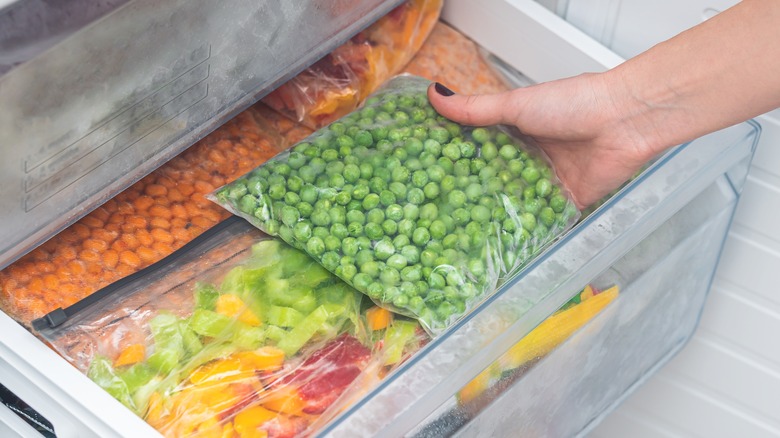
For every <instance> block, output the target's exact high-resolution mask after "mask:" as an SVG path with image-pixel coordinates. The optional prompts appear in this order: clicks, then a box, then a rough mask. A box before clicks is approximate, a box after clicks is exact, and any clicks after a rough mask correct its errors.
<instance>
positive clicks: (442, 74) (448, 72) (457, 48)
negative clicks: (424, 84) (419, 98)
mask: <svg viewBox="0 0 780 438" xmlns="http://www.w3.org/2000/svg"><path fill="white" fill-rule="evenodd" d="M403 72H405V73H409V74H412V75H415V76H422V77H424V78H427V79H430V80H431V81H435V82H440V83H442V84H446V85H447V86H448V87H450V88H452V89H453V90H454V91H455V92H457V93H461V94H491V93H499V92H502V91H506V90H508V89H509V87H508V86H507V85H506V84H505V83H504V81H503V80H502V78H501V76H500V75H499V74H497V73H496V72H495V71H494V70H493V69H492V68H491V67H490V66H489V65H488V64H487V63H486V62H485V61H484V59H483V57H482V55H481V53H480V50H479V47H478V46H477V45H476V44H474V42H473V41H471V40H470V39H468V38H467V37H466V36H464V35H463V34H461V33H460V32H458V31H456V30H454V29H453V28H451V27H449V26H447V25H446V24H444V23H441V22H439V23H436V26H434V28H433V30H432V31H431V34H430V36H428V39H426V40H425V44H423V46H422V47H421V48H420V50H419V51H418V52H417V54H416V55H414V58H412V60H411V61H410V62H409V64H407V65H406V66H405V67H404V68H403Z"/></svg>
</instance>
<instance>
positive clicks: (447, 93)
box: [433, 82, 455, 97]
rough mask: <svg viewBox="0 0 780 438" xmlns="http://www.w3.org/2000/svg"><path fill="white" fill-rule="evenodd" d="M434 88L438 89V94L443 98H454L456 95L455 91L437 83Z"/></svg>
mask: <svg viewBox="0 0 780 438" xmlns="http://www.w3.org/2000/svg"><path fill="white" fill-rule="evenodd" d="M433 88H435V89H436V92H437V93H439V94H441V95H442V96H445V97H446V96H452V95H453V94H455V92H454V91H452V90H450V89H449V88H447V87H445V86H444V85H442V84H440V83H438V82H437V83H436V85H434V87H433Z"/></svg>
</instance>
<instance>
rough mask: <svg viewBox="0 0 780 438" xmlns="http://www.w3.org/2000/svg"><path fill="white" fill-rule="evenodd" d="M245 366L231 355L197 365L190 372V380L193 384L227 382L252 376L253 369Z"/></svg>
mask: <svg viewBox="0 0 780 438" xmlns="http://www.w3.org/2000/svg"><path fill="white" fill-rule="evenodd" d="M246 368H248V367H242V365H241V359H239V358H238V357H235V356H232V355H231V356H228V357H225V358H222V359H217V360H213V361H211V362H208V363H205V364H203V365H201V366H199V367H198V368H196V369H195V370H194V371H193V372H192V374H190V382H192V383H193V384H194V385H201V384H204V383H209V382H212V383H216V382H220V383H229V382H235V381H240V380H244V379H246V378H251V377H253V376H254V372H253V370H248V369H246Z"/></svg>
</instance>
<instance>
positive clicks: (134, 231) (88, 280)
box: [0, 106, 295, 325]
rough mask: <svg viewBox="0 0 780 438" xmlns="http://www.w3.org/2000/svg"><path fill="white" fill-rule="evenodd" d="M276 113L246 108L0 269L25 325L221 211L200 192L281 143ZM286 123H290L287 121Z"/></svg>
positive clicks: (15, 313) (137, 264)
mask: <svg viewBox="0 0 780 438" xmlns="http://www.w3.org/2000/svg"><path fill="white" fill-rule="evenodd" d="M269 117H271V118H273V117H277V118H278V116H277V115H276V114H274V112H273V111H272V110H270V109H268V108H265V107H262V106H257V107H254V108H250V109H248V110H246V111H244V112H243V113H241V114H239V115H238V116H236V117H235V118H234V119H232V120H231V121H229V122H227V123H226V124H225V125H223V126H221V127H220V128H218V129H217V130H215V131H214V132H212V133H211V134H209V135H208V136H206V137H205V138H204V139H202V140H201V141H199V142H198V143H196V144H195V145H193V146H192V147H191V148H189V149H188V150H186V151H184V152H183V153H182V154H180V155H179V156H177V157H175V158H173V159H172V160H171V161H169V162H167V163H165V164H163V165H162V166H161V167H159V168H158V169H157V170H155V171H154V172H152V173H150V174H149V175H148V176H146V177H145V178H143V179H141V180H140V181H138V182H137V183H135V184H133V185H132V186H130V187H129V188H128V189H126V190H125V191H123V192H122V193H120V194H118V195H117V196H116V197H114V198H113V199H110V200H108V201H107V202H106V203H104V204H103V205H101V206H100V207H98V208H97V209H95V210H94V211H92V212H91V213H89V214H87V215H86V216H85V217H84V218H82V219H81V220H79V221H78V222H76V223H75V224H73V225H71V226H70V227H68V228H66V229H65V230H63V231H62V232H60V233H59V234H57V235H55V236H54V237H52V238H51V239H50V240H49V241H48V242H46V243H45V244H43V245H42V246H40V247H38V248H36V249H35V250H33V251H32V252H30V253H29V254H27V255H26V256H24V257H22V258H21V259H20V260H18V261H17V262H15V263H13V264H12V265H11V266H9V267H8V268H6V269H4V270H3V271H2V272H0V307H2V309H3V311H5V312H6V313H8V314H9V315H10V316H11V317H12V318H14V319H16V320H17V321H19V322H21V323H22V324H24V325H29V323H30V321H32V320H33V319H35V318H38V317H40V316H42V315H44V314H45V313H47V312H50V311H51V310H53V309H55V308H57V307H67V306H68V305H70V304H72V303H74V302H76V301H78V300H80V299H82V298H84V297H85V296H88V295H90V294H91V293H93V292H95V291H97V290H98V289H100V288H102V287H104V286H107V285H108V284H111V283H113V282H115V281H117V280H119V279H121V278H123V277H125V276H127V275H129V274H131V273H133V272H136V271H138V270H139V269H142V268H144V267H145V266H148V265H150V264H151V263H154V262H156V261H158V260H160V259H162V258H163V257H165V256H167V255H169V254H171V253H172V252H173V251H175V250H176V249H178V248H180V247H181V246H183V245H184V244H185V243H187V242H189V241H190V240H192V239H193V238H195V237H196V236H198V235H199V234H201V233H202V232H203V231H205V230H207V229H209V228H211V227H213V226H214V225H216V224H217V223H219V222H220V221H221V220H223V219H225V218H226V217H227V216H228V214H227V213H226V212H225V211H224V210H223V209H221V208H218V207H217V206H215V205H214V204H213V203H212V202H210V201H208V200H206V199H205V198H204V197H203V196H204V195H205V194H206V193H209V192H211V191H212V190H214V188H216V187H219V186H221V185H223V184H225V183H226V182H229V181H232V180H234V179H235V178H237V177H239V176H240V175H242V174H244V173H246V172H247V171H249V170H250V169H252V168H254V167H256V166H258V165H260V164H262V163H263V162H265V161H266V160H267V159H269V158H271V157H272V156H274V155H276V154H277V153H279V152H280V151H282V150H284V149H285V148H286V147H287V146H289V145H290V144H291V143H285V140H284V137H283V135H282V133H279V132H277V131H276V130H275V129H273V128H274V126H271V124H270V123H269V122H267V121H266V119H267V118H269ZM287 124H288V125H290V126H289V128H288V129H290V130H294V129H295V127H294V126H293V125H294V124H293V123H292V122H288V123H287Z"/></svg>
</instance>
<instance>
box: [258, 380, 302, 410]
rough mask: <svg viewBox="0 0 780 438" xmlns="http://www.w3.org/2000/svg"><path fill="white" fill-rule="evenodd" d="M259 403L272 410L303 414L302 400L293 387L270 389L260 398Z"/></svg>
mask: <svg viewBox="0 0 780 438" xmlns="http://www.w3.org/2000/svg"><path fill="white" fill-rule="evenodd" d="M261 403H262V404H263V406H264V407H265V408H267V409H270V410H272V411H276V412H280V413H284V414H290V415H298V416H300V415H302V414H303V404H304V402H303V399H302V398H301V396H300V394H298V390H297V389H295V388H291V387H283V388H278V389H275V390H271V391H269V392H268V393H266V395H265V396H264V397H263V398H262V399H261Z"/></svg>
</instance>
